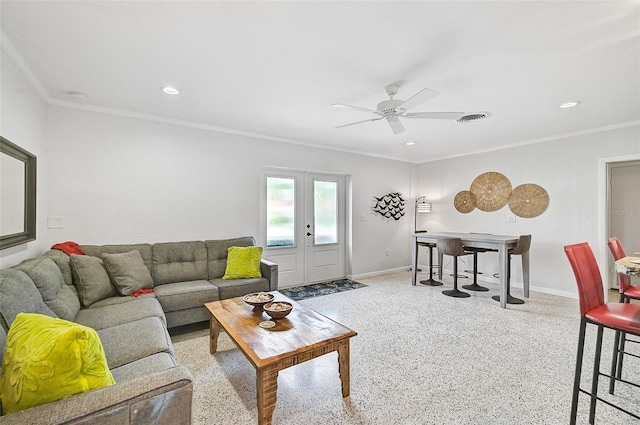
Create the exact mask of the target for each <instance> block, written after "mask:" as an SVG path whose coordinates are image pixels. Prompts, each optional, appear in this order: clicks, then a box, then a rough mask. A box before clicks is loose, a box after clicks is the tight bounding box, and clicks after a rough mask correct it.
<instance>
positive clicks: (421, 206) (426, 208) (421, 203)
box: [413, 196, 433, 233]
mask: <svg viewBox="0 0 640 425" xmlns="http://www.w3.org/2000/svg"><path fill="white" fill-rule="evenodd" d="M432 208H433V207H432V205H431V202H427V197H426V196H420V197H418V198H416V211H415V214H414V216H413V228H414V230H415V232H416V233H418V214H420V213H428V212H431V209H432Z"/></svg>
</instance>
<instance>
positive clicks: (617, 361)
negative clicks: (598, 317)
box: [607, 238, 640, 394]
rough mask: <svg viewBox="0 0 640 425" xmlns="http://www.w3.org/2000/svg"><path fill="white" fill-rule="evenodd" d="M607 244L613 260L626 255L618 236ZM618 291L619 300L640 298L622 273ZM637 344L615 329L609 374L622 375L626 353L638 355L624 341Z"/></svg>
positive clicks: (639, 290)
mask: <svg viewBox="0 0 640 425" xmlns="http://www.w3.org/2000/svg"><path fill="white" fill-rule="evenodd" d="M607 245H609V250H610V251H611V255H613V259H614V260H616V261H617V260H619V259H621V258H624V257H626V256H627V255H626V254H625V252H624V248H622V243H620V239H618V238H609V239H607ZM618 291H619V293H620V302H621V303H629V302H631V300H640V286H634V285H631V276H629V275H626V274H624V273H618ZM627 341H629V342H631V343H635V344H638V343H640V342H639V341H635V340H633V339H627V336H626V334H625V333H623V332H619V331H616V336H615V338H614V344H613V357H612V358H611V376H615V378H616V379H620V378H621V377H622V363H623V360H624V355H625V354H628V355H630V356H633V357H640V356H638V355H636V354H634V353H629V352H625V351H624V350H625V345H626V342H627ZM616 379H612V380H611V382H610V383H609V393H611V394H613V391H614V390H615V383H616Z"/></svg>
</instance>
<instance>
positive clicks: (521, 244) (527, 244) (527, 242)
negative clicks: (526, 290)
mask: <svg viewBox="0 0 640 425" xmlns="http://www.w3.org/2000/svg"><path fill="white" fill-rule="evenodd" d="M529 248H531V235H520V237H519V238H518V242H517V243H516V246H514V247H513V248H511V249H510V250H509V252H507V304H524V300H521V299H520V298H516V297H514V296H512V295H511V256H512V255H523V254H524V253H526V252H527V251H529ZM494 276H495V275H494ZM491 298H492V299H494V300H496V301H498V302H500V295H494V296H493V297H491Z"/></svg>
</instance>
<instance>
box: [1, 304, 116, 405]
mask: <svg viewBox="0 0 640 425" xmlns="http://www.w3.org/2000/svg"><path fill="white" fill-rule="evenodd" d="M113 384H115V381H114V380H113V375H111V371H110V370H109V367H108V365H107V359H106V357H105V354H104V348H103V347H102V343H101V342H100V338H99V337H98V333H97V332H96V331H95V330H94V329H91V328H89V327H86V326H81V325H78V324H77V323H73V322H68V321H66V320H62V319H55V318H52V317H48V316H43V315H41V314H31V313H20V314H18V316H17V317H16V319H15V320H14V321H13V323H12V324H11V327H10V328H9V332H8V334H7V342H6V348H5V354H4V359H3V361H2V378H0V397H1V398H2V413H3V414H5V415H6V414H9V413H14V412H18V411H20V410H24V409H28V408H30V407H34V406H38V405H41V404H45V403H50V402H52V401H55V400H59V399H61V398H64V397H68V396H71V395H73V394H78V393H81V392H85V391H89V390H94V389H98V388H102V387H106V386H109V385H113Z"/></svg>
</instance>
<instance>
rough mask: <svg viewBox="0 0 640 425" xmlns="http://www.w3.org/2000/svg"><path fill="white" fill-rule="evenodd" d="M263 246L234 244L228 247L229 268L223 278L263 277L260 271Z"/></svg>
mask: <svg viewBox="0 0 640 425" xmlns="http://www.w3.org/2000/svg"><path fill="white" fill-rule="evenodd" d="M261 257H262V247H261V246H232V247H229V249H227V269H226V270H225V272H224V276H222V279H223V280H230V279H246V278H250V277H262V272H261V271H260V258H261Z"/></svg>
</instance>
